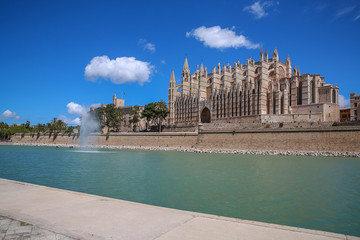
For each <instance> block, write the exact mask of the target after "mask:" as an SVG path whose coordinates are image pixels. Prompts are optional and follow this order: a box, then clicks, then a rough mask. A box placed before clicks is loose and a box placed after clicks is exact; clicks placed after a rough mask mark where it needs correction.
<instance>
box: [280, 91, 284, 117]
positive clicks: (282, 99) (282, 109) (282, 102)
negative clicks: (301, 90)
mask: <svg viewBox="0 0 360 240" xmlns="http://www.w3.org/2000/svg"><path fill="white" fill-rule="evenodd" d="M280 106H281V114H284V95H282V96H281V103H280Z"/></svg>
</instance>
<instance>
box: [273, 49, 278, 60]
mask: <svg viewBox="0 0 360 240" xmlns="http://www.w3.org/2000/svg"><path fill="white" fill-rule="evenodd" d="M273 60H276V61H279V53H278V51H277V49H276V48H275V50H274V53H273Z"/></svg>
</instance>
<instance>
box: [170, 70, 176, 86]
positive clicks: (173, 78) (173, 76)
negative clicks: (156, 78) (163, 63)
mask: <svg viewBox="0 0 360 240" xmlns="http://www.w3.org/2000/svg"><path fill="white" fill-rule="evenodd" d="M172 83H174V84H175V83H176V81H175V74H174V69H172V71H171V77H170V85H171V84H172Z"/></svg>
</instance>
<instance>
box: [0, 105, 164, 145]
mask: <svg viewBox="0 0 360 240" xmlns="http://www.w3.org/2000/svg"><path fill="white" fill-rule="evenodd" d="M169 112H170V111H169V109H168V108H167V106H166V103H165V102H164V101H159V102H151V103H149V104H146V105H145V107H144V110H143V111H142V112H141V109H140V107H139V106H134V107H132V108H131V110H130V113H129V121H128V126H131V127H132V129H131V130H132V131H140V130H142V131H154V129H155V130H157V131H159V132H161V131H162V126H163V124H164V120H165V119H166V117H167V116H168V115H169ZM90 113H91V114H92V117H93V118H95V119H96V120H97V121H98V123H99V127H100V130H101V129H103V128H105V127H106V128H107V131H108V132H119V131H120V130H121V126H123V125H125V123H124V118H125V114H124V112H123V111H122V110H121V109H120V108H116V107H115V105H114V104H108V105H106V106H103V107H99V108H96V109H94V110H92V111H90ZM141 119H145V122H146V126H145V129H141V128H140V125H139V124H140V121H141ZM75 128H78V126H77V127H74V126H68V125H67V124H66V123H65V122H64V121H62V120H60V119H57V118H53V119H52V120H51V121H50V122H49V123H46V124H41V123H39V124H37V125H34V126H31V125H30V121H26V123H23V124H20V125H16V124H13V125H8V124H7V123H5V122H0V140H9V139H10V138H11V136H12V135H14V134H15V133H60V132H61V133H64V134H72V133H73V132H74V129H75Z"/></svg>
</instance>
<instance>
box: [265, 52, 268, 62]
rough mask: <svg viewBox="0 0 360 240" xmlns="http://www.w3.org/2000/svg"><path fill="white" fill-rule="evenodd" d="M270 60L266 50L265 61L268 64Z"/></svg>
mask: <svg viewBox="0 0 360 240" xmlns="http://www.w3.org/2000/svg"><path fill="white" fill-rule="evenodd" d="M268 60H269V54H268V51H267V50H265V61H266V62H267V61H268Z"/></svg>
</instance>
